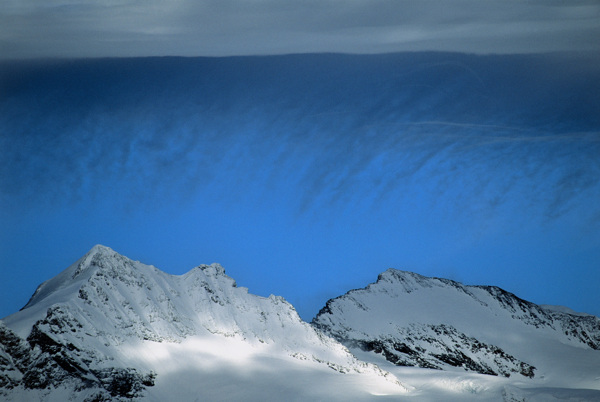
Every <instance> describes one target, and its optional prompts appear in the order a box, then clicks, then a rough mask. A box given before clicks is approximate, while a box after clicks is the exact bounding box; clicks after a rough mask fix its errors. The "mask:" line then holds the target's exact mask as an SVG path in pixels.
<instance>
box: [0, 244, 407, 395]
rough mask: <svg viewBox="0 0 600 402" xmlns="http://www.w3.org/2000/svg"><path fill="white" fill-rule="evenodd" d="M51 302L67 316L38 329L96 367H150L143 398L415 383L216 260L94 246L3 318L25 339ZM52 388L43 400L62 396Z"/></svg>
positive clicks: (389, 390)
mask: <svg viewBox="0 0 600 402" xmlns="http://www.w3.org/2000/svg"><path fill="white" fill-rule="evenodd" d="M51 308H52V309H54V310H53V311H54V315H53V317H58V321H59V322H60V323H59V324H56V321H57V319H54V321H53V320H50V322H49V323H44V324H42V325H38V326H39V327H41V328H42V330H44V332H46V333H48V334H50V336H51V337H52V338H53V339H54V340H56V341H57V342H59V343H61V344H63V345H70V347H71V348H72V349H75V350H80V351H82V352H81V353H79V355H80V356H81V361H86V362H87V361H88V360H92V361H91V362H87V363H86V364H87V365H88V366H89V367H90V368H98V369H99V368H102V367H123V368H126V367H134V368H136V369H137V370H138V371H141V372H150V371H151V372H154V373H155V374H156V380H155V385H154V386H151V387H147V388H146V390H145V391H144V399H147V400H157V401H164V400H182V401H185V400H221V399H227V400H269V399H272V400H282V399H286V400H294V399H315V398H316V399H320V398H325V399H344V396H347V395H348V394H349V393H350V394H352V395H353V396H356V398H357V399H369V398H370V397H372V395H375V394H377V395H404V394H406V393H407V392H408V388H407V387H405V386H404V385H403V384H401V383H400V382H399V381H398V380H397V379H396V378H395V377H394V376H393V375H391V374H389V373H387V372H384V371H382V370H380V369H379V368H378V367H377V366H375V365H373V364H368V363H365V362H361V361H359V360H357V359H356V358H355V357H354V356H353V355H352V354H351V353H349V352H348V350H347V349H346V348H345V347H344V346H342V345H341V344H340V343H338V342H337V341H335V340H333V339H331V338H329V337H326V336H324V335H322V334H321V333H320V332H319V331H316V330H315V329H314V328H313V327H312V326H311V325H310V324H308V323H306V322H304V321H302V320H301V319H300V317H299V316H298V314H297V313H296V311H295V309H294V308H293V307H292V306H291V305H290V304H289V303H288V302H286V301H285V300H284V299H283V298H282V297H279V296H273V295H271V296H270V297H268V298H265V297H260V296H256V295H252V294H250V293H248V290H247V289H246V288H243V287H237V286H236V283H235V281H234V280H233V279H232V278H230V277H229V276H227V275H226V274H225V270H224V269H223V268H222V267H221V266H220V265H218V264H212V265H201V266H199V267H196V268H194V269H192V270H191V271H189V272H188V273H186V274H184V275H181V276H174V275H169V274H166V273H164V272H162V271H160V270H158V269H157V268H155V267H153V266H148V265H145V264H142V263H140V262H137V261H132V260H130V259H128V258H126V257H124V256H122V255H120V254H118V253H116V252H114V251H113V250H111V249H110V248H108V247H104V246H95V247H94V248H93V249H92V250H91V251H90V252H89V253H88V254H86V255H85V256H84V257H83V258H81V259H80V260H79V261H77V262H76V263H75V264H73V265H72V266H70V267H69V268H67V269H66V270H65V271H63V272H62V273H60V274H59V275H57V276H56V277H55V278H53V279H51V280H49V281H47V282H45V283H43V284H42V285H41V286H40V287H39V288H38V289H37V291H36V292H35V294H34V295H33V297H32V298H31V300H30V301H29V303H28V304H27V305H26V307H25V308H24V309H23V310H22V311H20V312H18V313H16V314H13V315H11V316H9V317H7V318H6V319H5V320H4V323H5V324H6V326H7V327H8V328H9V329H11V330H12V331H14V332H15V333H16V334H18V335H19V336H21V337H22V338H26V337H27V336H28V335H29V333H30V331H31V328H32V326H33V325H34V324H35V323H36V322H37V321H38V320H41V319H44V318H45V317H46V314H47V311H48V310H49V309H51ZM86 359H87V360H86ZM340 390H344V391H343V392H341V393H340ZM63 391H64V390H63ZM19 392H22V393H23V394H22V395H25V399H27V398H31V397H32V395H35V397H36V398H37V397H40V395H38V394H43V392H41V391H25V390H22V389H20V390H19V389H17V390H15V391H14V392H13V394H12V396H14V397H15V398H16V399H18V397H17V396H18V395H19ZM46 394H47V395H46ZM46 394H44V395H42V397H43V398H46V399H47V400H54V399H56V400H58V399H61V398H63V396H64V395H63V394H62V393H60V392H58V391H57V393H56V394H54V393H52V392H50V393H46ZM59 394H60V395H59ZM12 396H11V397H12ZM81 396H82V395H79V397H81ZM79 397H77V398H76V399H79Z"/></svg>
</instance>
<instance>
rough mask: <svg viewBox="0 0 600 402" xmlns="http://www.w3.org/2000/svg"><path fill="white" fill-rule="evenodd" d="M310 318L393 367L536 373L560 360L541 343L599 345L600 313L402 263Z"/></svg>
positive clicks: (328, 332)
mask: <svg viewBox="0 0 600 402" xmlns="http://www.w3.org/2000/svg"><path fill="white" fill-rule="evenodd" d="M312 322H313V325H315V326H316V327H317V328H320V329H321V330H322V331H324V332H325V333H326V334H328V335H330V336H332V337H334V338H336V339H337V340H339V341H340V342H342V343H343V344H345V345H346V346H348V347H349V348H350V349H351V350H356V351H367V352H372V353H374V354H380V355H382V356H383V357H385V359H386V360H388V361H389V362H391V363H393V364H395V365H399V366H418V367H425V368H437V369H448V368H453V367H458V368H462V369H464V370H467V371H475V372H479V373H483V374H492V375H501V376H513V375H522V376H525V377H534V376H535V375H536V373H538V372H540V371H541V372H542V373H543V370H546V369H548V370H550V369H551V367H552V364H558V365H560V364H561V362H560V361H552V362H550V361H551V360H552V359H545V358H540V355H546V354H547V353H545V351H542V350H541V346H540V345H545V346H547V345H548V343H550V344H552V345H554V347H556V348H557V349H559V348H561V347H563V346H565V347H567V348H571V349H570V350H572V348H576V349H581V348H583V349H588V348H589V349H591V350H593V351H595V350H599V349H600V319H599V318H598V317H594V316H589V315H581V314H569V313H568V312H564V311H559V309H556V308H555V309H548V308H542V307H540V306H538V305H536V304H534V303H531V302H528V301H526V300H523V299H521V298H519V297H517V296H515V295H514V294H512V293H510V292H507V291H505V290H503V289H501V288H499V287H496V286H468V285H463V284H461V283H459V282H456V281H452V280H448V279H441V278H428V277H425V276H422V275H419V274H417V273H413V272H408V271H400V270H396V269H388V270H387V271H385V272H383V273H381V274H380V275H379V276H378V278H377V281H376V282H375V283H371V284H369V285H367V286H366V287H365V288H362V289H355V290H351V291H349V292H347V293H346V294H344V295H342V296H339V297H336V298H334V299H331V300H329V301H328V302H327V303H326V305H325V306H324V307H323V308H322V309H321V310H320V311H319V313H318V314H317V316H316V317H315V318H314V319H313V321H312ZM516 340H520V341H518V342H517V341H516ZM523 345H528V346H527V347H526V348H524V347H523ZM534 350H535V351H537V354H536V353H535V352H533V351H534ZM573 353H575V352H573Z"/></svg>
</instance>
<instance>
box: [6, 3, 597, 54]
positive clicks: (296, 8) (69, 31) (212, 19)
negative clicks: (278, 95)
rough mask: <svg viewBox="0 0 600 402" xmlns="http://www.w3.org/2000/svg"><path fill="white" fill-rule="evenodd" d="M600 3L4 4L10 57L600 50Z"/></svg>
mask: <svg viewBox="0 0 600 402" xmlns="http://www.w3.org/2000/svg"><path fill="white" fill-rule="evenodd" d="M598 21H600V3H598V2H597V1H594V0H573V1H568V2H565V1H552V0H550V1H549V0H536V1H527V2H524V1H517V0H508V1H507V0H502V1H497V0H494V1H480V0H453V1H421V0H418V1H417V0H404V1H398V0H375V1H366V0H351V1H336V0H320V1H315V0H303V1H282V0H253V1H247V0H218V1H217V0H203V1H196V0H175V1H168V2H166V1H160V0H149V1H144V2H141V1H138V0H126V1H111V0H91V1H88V2H85V3H84V2H76V1H72V0H71V1H69V0H49V1H39V0H5V1H4V2H3V4H2V7H1V8H0V55H2V56H1V57H3V58H29V57H98V56H123V57H127V56H149V55H156V56H164V55H181V56H199V55H206V56H223V55H247V54H281V53H305V52H349V53H379V52H394V51H422V50H436V51H459V52H472V53H529V52H548V51H566V50H569V51H571V50H575V51H598V50H600V42H599V41H598V40H597V38H599V37H600V23H599V22H598Z"/></svg>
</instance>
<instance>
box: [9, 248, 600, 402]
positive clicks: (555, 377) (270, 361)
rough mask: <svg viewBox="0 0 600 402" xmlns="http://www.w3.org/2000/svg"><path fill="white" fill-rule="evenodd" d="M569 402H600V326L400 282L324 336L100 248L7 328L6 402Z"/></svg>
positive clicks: (327, 311)
mask: <svg viewBox="0 0 600 402" xmlns="http://www.w3.org/2000/svg"><path fill="white" fill-rule="evenodd" d="M344 345H345V346H344ZM348 348H349V349H348ZM350 351H351V352H352V353H351V352H350ZM440 369H441V370H440ZM563 397H569V398H571V400H595V399H598V400H600V319H598V318H597V317H594V316H591V315H587V314H581V313H574V312H572V311H570V310H568V309H566V308H563V307H556V306H554V307H553V306H544V307H540V306H536V305H535V304H532V303H529V302H526V301H524V300H521V299H519V298H517V297H516V296H514V295H512V294H510V293H508V292H505V291H503V290H502V289H499V288H496V287H486V286H464V285H462V284H459V283H457V282H453V281H449V280H445V279H435V278H425V277H423V276H420V275H417V274H414V273H409V272H403V271H397V270H393V269H390V270H388V271H386V272H384V273H383V274H381V275H380V276H379V279H378V281H377V282H376V283H374V284H371V285H369V286H367V287H366V288H365V289H359V290H352V291H350V292H348V293H347V294H346V295H344V296H340V297H338V298H336V299H333V300H330V301H329V302H327V305H326V306H325V307H324V308H323V309H322V310H321V311H320V312H319V314H318V315H317V317H316V318H315V319H314V320H313V323H312V325H311V324H308V323H306V322H304V321H302V320H301V319H300V317H299V316H298V314H297V313H296V311H295V310H294V308H293V307H292V306H291V305H290V304H289V303H287V302H286V301H285V300H284V299H283V298H281V297H278V296H270V297H268V298H265V297H260V296H256V295H252V294H250V293H248V290H247V289H246V288H243V287H237V286H236V283H235V281H234V280H233V279H232V278H230V277H229V276H227V275H226V274H225V271H224V269H223V268H222V267H221V266H220V265H218V264H212V265H201V266H199V267H196V268H194V269H193V270H191V271H190V272H188V273H186V274H184V275H181V276H174V275H169V274H166V273H164V272H162V271H160V270H159V269H157V268H155V267H153V266H149V265H145V264H142V263H140V262H137V261H132V260H130V259H128V258H126V257H124V256H122V255H120V254H118V253H116V252H115V251H113V250H111V249H109V248H107V247H104V246H95V247H94V248H93V249H92V250H91V251H90V252H89V253H87V254H86V255H85V256H84V257H83V258H81V259H80V260H79V261H77V262H76V263H75V264H73V265H72V266H70V267H69V268H67V269H66V270H64V271H63V272H62V273H60V274H59V275H57V276H56V277H54V278H52V279H50V280H48V281H47V282H44V283H43V284H42V285H40V286H39V287H38V289H37V290H36V292H35V293H34V295H33V296H32V297H31V300H30V301H29V302H28V303H27V305H26V306H25V307H24V308H23V309H22V310H21V311H19V312H17V313H15V314H13V315H11V316H9V317H7V318H5V319H4V320H3V321H0V399H6V400H18V401H30V400H47V401H65V400H85V401H106V400H151V401H164V400H178V401H180V400H181V401H190V400H191V401H194V400H261V401H264V400H373V399H382V398H383V399H404V398H408V399H409V400H411V401H430V400H448V401H464V400H489V401H495V400H507V401H514V400H523V401H529V400H531V401H535V400H541V401H546V400H556V399H560V398H563Z"/></svg>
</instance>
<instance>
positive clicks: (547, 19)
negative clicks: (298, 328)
mask: <svg viewBox="0 0 600 402" xmlns="http://www.w3.org/2000/svg"><path fill="white" fill-rule="evenodd" d="M599 17H600V5H599V4H598V3H597V2H596V1H594V0H578V1H570V2H562V1H547V0H544V1H529V2H522V1H488V2H481V1H474V0H455V1H452V2H447V1H428V2H423V1H410V0H407V1H392V0H377V1H375V2H366V1H362V0H354V1H350V2H346V3H344V6H343V7H342V6H340V3H339V2H335V1H319V2H313V1H300V2H292V3H291V2H284V1H279V0H257V1H251V2H248V1H238V0H221V1H191V0H179V1H178V2H160V1H154V0H151V1H148V2H144V3H143V5H142V4H141V3H140V2H137V1H133V0H132V1H123V2H118V3H116V2H109V1H104V0H93V1H90V2H86V3H85V4H79V3H74V2H70V1H65V0H51V1H47V2H44V4H43V5H41V4H40V3H39V2H37V1H35V0H9V1H7V2H5V3H4V4H3V7H2V9H0V316H5V315H8V314H10V313H12V312H14V311H16V310H18V309H19V308H21V307H22V306H23V305H25V303H26V302H27V300H28V298H29V297H30V295H31V294H32V293H33V291H34V290H35V288H36V286H37V285H38V284H39V283H41V282H42V281H44V280H46V279H49V278H51V277H52V276H54V275H56V274H57V273H59V272H60V271H61V270H63V269H64V268H66V267H67V266H68V265H70V264H71V263H73V262H74V261H76V260H77V259H78V258H79V257H81V256H82V255H83V254H84V253H85V252H87V251H88V250H89V249H90V248H91V247H92V246H93V245H95V244H97V243H100V244H104V245H106V246H109V247H112V248H113V249H115V250H116V251H118V252H120V253H122V254H124V255H126V256H129V257H130V258H133V259H137V260H140V261H142V262H145V263H148V264H154V265H155V266H157V267H159V268H160V269H162V270H165V271H167V272H170V273H174V274H181V273H184V272H186V271H188V270H189V269H191V268H192V267H194V266H196V265H198V264H202V263H211V262H220V263H221V264H223V265H224V266H225V268H226V270H227V272H228V274H229V275H231V276H232V277H233V278H235V279H236V280H237V281H238V283H239V285H240V286H247V287H249V289H250V291H251V292H253V293H257V294H260V295H264V296H268V295H269V294H270V293H273V294H278V295H282V296H284V297H286V298H287V299H288V300H289V301H290V302H291V303H293V304H294V306H296V308H297V309H298V311H299V312H300V314H301V316H302V317H303V318H305V319H311V318H312V316H314V315H315V314H316V312H317V311H318V309H319V308H320V307H322V306H323V305H324V303H325V302H326V300H327V299H329V298H331V297H335V296H338V295H340V294H342V293H344V292H346V291H347V290H349V289H351V288H357V287H363V286H365V285H366V284H367V283H369V282H372V281H374V280H375V279H376V277H377V274H378V273H380V272H382V271H384V270H385V269H387V268H389V267H394V268H398V269H406V270H410V271H415V272H418V273H420V274H423V275H428V276H438V277H447V278H451V279H455V280H458V281H462V282H464V283H467V284H484V285H498V286H501V287H503V288H505V289H506V290H508V291H511V292H514V293H516V294H517V295H518V296H520V297H522V298H525V299H528V300H531V301H533V302H536V303H547V304H562V305H567V306H569V307H571V308H573V309H575V310H579V311H586V312H590V313H593V314H596V315H599V314H600V310H599V307H598V306H600V299H599V296H598V292H597V284H598V283H600V269H599V268H600V225H599V223H600V222H599V220H600V207H599V206H598V204H600V203H598V202H597V200H598V199H600V185H599V184H598V178H599V177H600V133H599V127H600V95H599V94H600V88H599V87H600V68H599V66H600V63H599V60H598V56H597V55H598V54H599V51H600V42H598V41H597V40H596V38H598V37H600V24H599V23H598V21H600V19H599ZM323 52H333V53H337V54H336V55H333V54H320V55H315V53H323ZM389 52H401V53H397V54H389ZM402 52H403V53H402ZM427 52H435V53H427ZM565 52H572V53H565ZM340 53H347V54H346V55H341V54H340ZM386 53H387V54H386ZM292 54H295V55H292ZM311 54H312V55H311ZM348 54H354V55H352V56H351V55H348ZM264 55H273V56H264ZM146 56H185V57H175V58H144V57H146ZM204 56H210V57H204ZM215 56H219V57H215ZM220 56H235V57H220ZM240 56H243V57H240ZM105 57H112V58H115V57H116V58H117V59H106V58H105ZM197 57H199V58H197Z"/></svg>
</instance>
